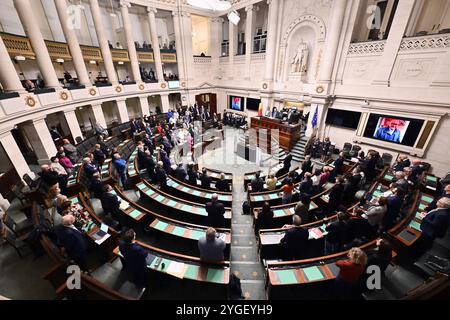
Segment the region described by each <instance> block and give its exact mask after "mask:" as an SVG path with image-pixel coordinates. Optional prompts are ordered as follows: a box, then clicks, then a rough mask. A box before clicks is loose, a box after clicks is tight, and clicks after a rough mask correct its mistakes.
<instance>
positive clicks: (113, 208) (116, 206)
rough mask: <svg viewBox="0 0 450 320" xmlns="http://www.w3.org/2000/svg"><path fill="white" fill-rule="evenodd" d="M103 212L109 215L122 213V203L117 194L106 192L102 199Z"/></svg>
mask: <svg viewBox="0 0 450 320" xmlns="http://www.w3.org/2000/svg"><path fill="white" fill-rule="evenodd" d="M101 203H102V208H103V211H104V212H105V213H106V214H108V213H110V214H111V213H113V214H114V213H119V212H120V201H119V198H117V196H116V195H115V194H112V193H111V192H105V193H103V195H102V198H101Z"/></svg>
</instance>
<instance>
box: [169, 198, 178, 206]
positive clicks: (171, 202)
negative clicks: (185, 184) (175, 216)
mask: <svg viewBox="0 0 450 320" xmlns="http://www.w3.org/2000/svg"><path fill="white" fill-rule="evenodd" d="M167 205H168V206H169V207H175V206H176V205H177V202H176V201H173V200H169V202H167Z"/></svg>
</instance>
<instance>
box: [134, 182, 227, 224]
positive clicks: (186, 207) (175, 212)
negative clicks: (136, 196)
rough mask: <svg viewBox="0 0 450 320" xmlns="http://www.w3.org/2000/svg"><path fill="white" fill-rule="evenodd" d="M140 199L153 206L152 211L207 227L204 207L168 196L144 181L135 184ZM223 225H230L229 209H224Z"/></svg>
mask: <svg viewBox="0 0 450 320" xmlns="http://www.w3.org/2000/svg"><path fill="white" fill-rule="evenodd" d="M137 188H138V189H139V191H140V194H141V197H142V196H143V197H144V199H147V200H149V201H152V203H153V204H155V206H154V207H152V210H155V211H156V210H159V211H163V212H164V214H165V215H167V216H168V217H171V218H174V219H180V217H181V220H182V221H184V222H188V223H195V224H200V225H204V226H206V225H208V213H207V212H206V209H205V206H204V205H201V204H198V203H194V202H190V201H187V200H184V199H180V198H176V197H174V196H169V195H168V194H166V193H165V192H163V191H161V190H159V189H157V188H156V187H154V186H152V185H151V184H150V183H148V182H146V181H144V182H141V183H138V184H137ZM224 217H225V224H226V226H227V227H228V226H230V225H231V209H230V208H225V215H224Z"/></svg>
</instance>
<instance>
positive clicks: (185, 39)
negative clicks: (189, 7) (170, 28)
mask: <svg viewBox="0 0 450 320" xmlns="http://www.w3.org/2000/svg"><path fill="white" fill-rule="evenodd" d="M180 26H181V29H180V30H181V41H182V46H183V58H184V72H185V73H184V76H185V80H193V76H194V72H193V70H192V68H193V67H194V54H193V51H192V17H191V13H190V12H187V11H182V12H180Z"/></svg>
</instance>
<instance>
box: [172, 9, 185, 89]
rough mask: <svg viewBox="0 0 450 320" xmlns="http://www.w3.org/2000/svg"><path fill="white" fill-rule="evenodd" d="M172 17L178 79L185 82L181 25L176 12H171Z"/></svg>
mask: <svg viewBox="0 0 450 320" xmlns="http://www.w3.org/2000/svg"><path fill="white" fill-rule="evenodd" d="M172 17H173V30H174V33H175V47H176V51H177V66H178V78H179V79H180V80H181V81H183V80H186V73H185V71H184V52H183V44H182V39H181V38H182V37H181V31H180V28H181V24H180V16H179V12H178V11H172Z"/></svg>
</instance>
